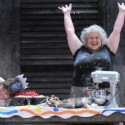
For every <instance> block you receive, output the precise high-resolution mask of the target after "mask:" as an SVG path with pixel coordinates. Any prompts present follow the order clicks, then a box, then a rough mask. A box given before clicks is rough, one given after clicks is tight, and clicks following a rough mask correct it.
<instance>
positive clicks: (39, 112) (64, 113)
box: [0, 105, 125, 119]
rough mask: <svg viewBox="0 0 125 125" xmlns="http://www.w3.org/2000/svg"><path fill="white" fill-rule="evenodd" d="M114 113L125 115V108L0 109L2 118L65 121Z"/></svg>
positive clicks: (13, 107)
mask: <svg viewBox="0 0 125 125" xmlns="http://www.w3.org/2000/svg"><path fill="white" fill-rule="evenodd" d="M113 113H122V114H125V107H120V108H101V107H99V108H96V109H85V108H75V109H66V108H57V107H46V106H43V105H26V106H9V107H0V117H1V118H10V117H12V116H20V117H22V118H31V117H33V116H39V117H42V118H45V119H47V118H50V117H52V116H59V117H61V118H63V119H68V118H70V117H72V116H80V117H91V116H94V115H98V114H102V115H104V116H109V115H111V114H113Z"/></svg>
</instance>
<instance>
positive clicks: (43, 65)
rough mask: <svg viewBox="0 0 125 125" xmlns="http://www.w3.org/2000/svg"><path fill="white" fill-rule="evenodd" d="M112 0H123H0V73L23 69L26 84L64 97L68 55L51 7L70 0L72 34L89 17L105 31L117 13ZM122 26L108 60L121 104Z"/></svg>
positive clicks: (124, 89)
mask: <svg viewBox="0 0 125 125" xmlns="http://www.w3.org/2000/svg"><path fill="white" fill-rule="evenodd" d="M89 2H90V4H91V5H89ZM117 2H120V3H121V2H125V0H93V1H92V0H88V2H87V0H77V2H76V1H75V0H67V1H66V0H62V1H60V0H53V1H50V0H46V1H45V0H41V1H40V0H34V1H33V0H0V76H1V77H3V78H4V79H7V78H11V77H14V76H16V75H18V74H21V73H23V74H25V76H26V77H27V78H28V82H29V83H30V85H29V86H30V87H29V89H35V90H36V91H37V92H38V93H40V94H46V95H51V94H54V95H56V96H59V97H60V98H61V99H62V98H67V97H68V95H69V90H70V86H71V83H72V72H73V66H72V64H73V60H72V55H71V53H70V51H69V49H68V45H67V41H66V35H65V31H64V26H63V14H62V13H61V12H60V11H59V10H58V9H57V7H58V6H61V5H65V4H68V3H73V12H72V17H73V22H74V25H75V28H76V33H77V34H78V36H79V34H80V31H81V29H82V28H83V27H85V26H88V25H90V24H93V23H97V24H99V25H101V26H103V27H104V29H105V30H106V31H107V34H108V35H109V34H110V33H111V31H112V29H113V25H114V22H115V19H116V16H117V13H118V7H117ZM82 5H86V6H82ZM87 5H88V7H87ZM84 8H85V9H84ZM39 9H40V10H39ZM80 14H81V15H80ZM82 17H83V18H82ZM35 26H36V27H35ZM124 29H125V26H124V27H123V30H122V33H121V41H120V46H119V49H118V51H117V54H116V56H115V61H114V70H116V71H118V72H119V73H120V76H121V81H120V84H119V85H120V100H121V103H122V105H123V106H125V101H124V100H125V86H124V83H125V75H124V74H125V30H124ZM41 41H42V42H41Z"/></svg>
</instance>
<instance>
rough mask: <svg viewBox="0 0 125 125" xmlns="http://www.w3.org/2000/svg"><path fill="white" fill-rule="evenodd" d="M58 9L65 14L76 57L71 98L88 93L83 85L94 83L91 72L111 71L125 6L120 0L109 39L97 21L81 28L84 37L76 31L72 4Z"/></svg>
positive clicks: (68, 33) (71, 44)
mask: <svg viewBox="0 0 125 125" xmlns="http://www.w3.org/2000/svg"><path fill="white" fill-rule="evenodd" d="M58 8H59V9H60V10H61V11H62V12H63V14H64V26H65V30H66V34H67V40H68V45H69V48H70V50H71V53H72V55H73V57H74V75H73V86H72V88H71V97H81V96H86V94H87V93H86V91H84V89H83V88H86V87H91V86H93V83H92V80H91V77H90V75H91V73H92V72H93V71H95V70H98V69H99V70H106V71H107V70H112V63H113V57H114V55H115V53H116V51H117V49H118V45H119V41H120V32H121V30H122V27H123V24H124V18H125V5H124V3H122V4H119V3H118V8H119V13H118V16H117V19H116V22H115V24H114V28H113V31H112V33H111V35H110V36H109V38H107V35H106V33H105V31H104V29H103V28H102V27H100V26H98V25H95V24H94V25H91V26H89V27H87V28H84V29H83V30H82V32H81V37H80V38H81V40H80V39H79V38H78V37H77V36H76V34H75V29H74V26H73V22H72V19H71V10H72V4H69V5H65V6H62V7H58ZM104 85H105V84H104Z"/></svg>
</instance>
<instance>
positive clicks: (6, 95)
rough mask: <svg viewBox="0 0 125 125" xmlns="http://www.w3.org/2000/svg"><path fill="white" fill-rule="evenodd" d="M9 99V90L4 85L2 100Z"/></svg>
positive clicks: (1, 94)
mask: <svg viewBox="0 0 125 125" xmlns="http://www.w3.org/2000/svg"><path fill="white" fill-rule="evenodd" d="M9 98H10V93H9V90H8V89H7V88H6V87H5V86H4V85H3V84H0V99H2V100H6V99H9Z"/></svg>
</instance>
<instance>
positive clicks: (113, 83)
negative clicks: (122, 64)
mask: <svg viewBox="0 0 125 125" xmlns="http://www.w3.org/2000/svg"><path fill="white" fill-rule="evenodd" d="M91 78H92V80H93V83H94V84H96V89H95V90H94V91H93V92H92V94H91V96H92V97H93V98H94V100H95V102H96V103H97V104H99V103H100V104H101V103H103V102H104V101H105V100H106V91H105V89H99V88H98V85H99V84H102V83H103V82H108V83H109V84H110V88H109V90H110V97H109V104H108V108H118V107H119V105H118V102H117V99H116V93H117V90H118V89H117V84H118V82H119V81H120V75H119V73H118V72H116V71H100V70H99V71H98V70H97V71H94V72H92V73H91ZM100 95H101V96H100Z"/></svg>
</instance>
